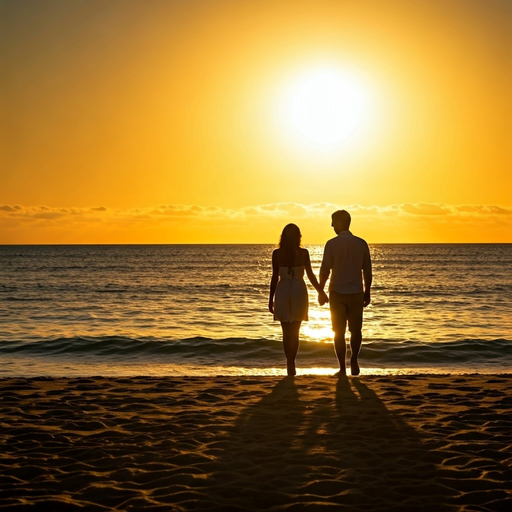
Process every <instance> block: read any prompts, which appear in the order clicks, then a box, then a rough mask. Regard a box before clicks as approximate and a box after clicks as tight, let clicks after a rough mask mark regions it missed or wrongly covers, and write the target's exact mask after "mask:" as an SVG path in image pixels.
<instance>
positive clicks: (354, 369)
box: [350, 358, 361, 376]
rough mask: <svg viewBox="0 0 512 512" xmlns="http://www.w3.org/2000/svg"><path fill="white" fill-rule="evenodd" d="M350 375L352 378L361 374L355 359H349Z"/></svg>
mask: <svg viewBox="0 0 512 512" xmlns="http://www.w3.org/2000/svg"><path fill="white" fill-rule="evenodd" d="M350 373H351V374H352V375H354V376H356V375H359V374H360V373H361V370H360V369H359V364H358V362H357V359H352V358H351V359H350Z"/></svg>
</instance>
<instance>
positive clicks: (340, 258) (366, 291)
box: [318, 210, 372, 375]
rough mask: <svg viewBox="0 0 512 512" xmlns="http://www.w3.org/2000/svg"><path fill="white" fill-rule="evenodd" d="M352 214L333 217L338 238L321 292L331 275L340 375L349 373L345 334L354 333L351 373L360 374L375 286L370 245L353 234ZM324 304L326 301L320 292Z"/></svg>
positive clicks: (327, 255) (327, 253) (326, 261)
mask: <svg viewBox="0 0 512 512" xmlns="http://www.w3.org/2000/svg"><path fill="white" fill-rule="evenodd" d="M350 220H351V218H350V214H349V213H348V212H347V211H345V210H338V211H336V212H334V213H333V214H332V224H331V225H332V227H333V228H334V231H335V232H336V234H337V235H338V236H336V237H335V238H332V239H331V240H329V241H328V242H327V243H326V244H325V249H324V257H323V259H322V265H321V267H320V279H319V281H320V289H321V290H323V289H324V287H325V283H326V282H327V280H328V279H329V275H331V271H332V275H331V280H330V282H329V305H330V308H331V321H332V329H333V331H334V348H335V350H336V356H337V357H338V362H339V364H340V371H339V375H345V373H346V363H345V358H346V353H347V346H346V343H345V331H346V328H347V324H348V329H349V331H350V349H351V352H352V355H351V357H350V371H351V374H352V375H359V363H358V361H357V356H358V355H359V350H360V349H361V343H362V340H363V336H362V327H363V308H365V307H366V306H368V304H370V288H371V286H372V262H371V258H370V250H369V248H368V244H367V243H366V242H365V241H364V240H363V239H362V238H359V237H357V236H354V235H353V234H352V233H351V232H350V231H349V227H350ZM363 280H364V288H363ZM318 300H319V302H320V304H321V305H322V304H323V303H324V302H325V299H324V298H322V295H321V293H319V296H318Z"/></svg>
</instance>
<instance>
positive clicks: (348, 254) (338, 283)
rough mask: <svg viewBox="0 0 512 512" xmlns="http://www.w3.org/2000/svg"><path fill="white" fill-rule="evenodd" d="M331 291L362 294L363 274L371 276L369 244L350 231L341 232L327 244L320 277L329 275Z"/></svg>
mask: <svg viewBox="0 0 512 512" xmlns="http://www.w3.org/2000/svg"><path fill="white" fill-rule="evenodd" d="M331 270H332V275H331V280H330V282H329V291H335V292H338V293H361V292H362V291H363V280H362V274H361V272H362V271H364V272H365V274H367V275H371V272H372V262H371V259H370V249H369V248H368V244H367V243H366V242H365V241H364V240H363V239H362V238H359V237H357V236H354V235H353V234H352V233H351V232H350V231H340V233H339V234H338V236H337V237H336V238H332V239H331V240H329V241H328V242H327V243H326V244H325V249H324V257H323V259H322V266H321V267H320V275H329V274H330V272H331Z"/></svg>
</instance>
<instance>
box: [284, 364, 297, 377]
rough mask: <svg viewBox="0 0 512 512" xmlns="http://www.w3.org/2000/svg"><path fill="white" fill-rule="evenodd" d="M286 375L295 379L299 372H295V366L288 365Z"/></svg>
mask: <svg viewBox="0 0 512 512" xmlns="http://www.w3.org/2000/svg"><path fill="white" fill-rule="evenodd" d="M286 373H287V374H288V376H289V377H293V376H295V375H297V371H296V370H295V365H287V367H286Z"/></svg>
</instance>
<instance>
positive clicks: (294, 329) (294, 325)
mask: <svg viewBox="0 0 512 512" xmlns="http://www.w3.org/2000/svg"><path fill="white" fill-rule="evenodd" d="M300 324H301V322H281V326H282V329H283V348H284V355H285V356H286V369H287V373H288V375H295V374H296V373H297V372H296V370H295V358H296V357H297V352H298V351H299V331H300Z"/></svg>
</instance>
